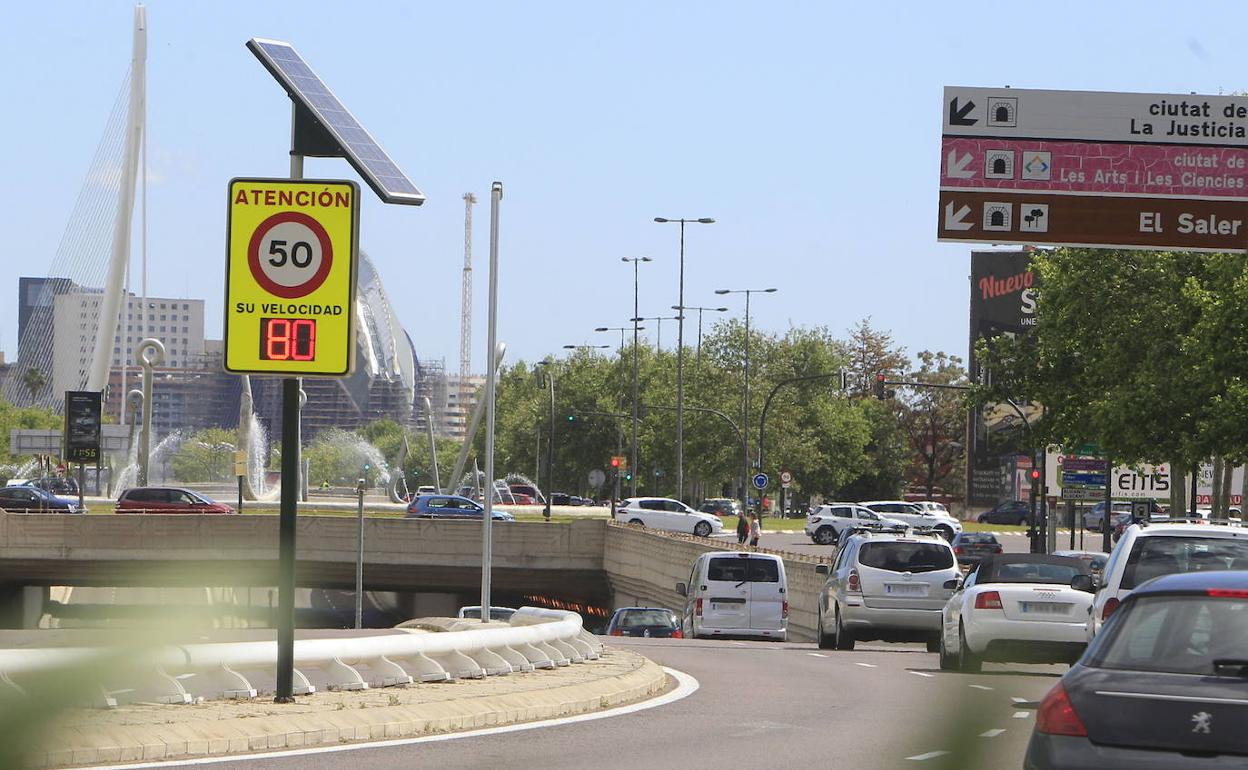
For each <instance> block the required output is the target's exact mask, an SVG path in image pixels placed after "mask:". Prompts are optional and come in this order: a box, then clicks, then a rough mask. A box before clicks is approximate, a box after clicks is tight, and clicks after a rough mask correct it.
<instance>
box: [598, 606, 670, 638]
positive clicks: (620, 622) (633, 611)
mask: <svg viewBox="0 0 1248 770" xmlns="http://www.w3.org/2000/svg"><path fill="white" fill-rule="evenodd" d="M606 634H607V636H649V637H656V638H660V639H681V638H683V637H684V632H683V631H681V628H680V617H679V616H678V615H677V614H676V613H675V612H672V611H671V610H664V609H660V608H657V607H621V608H620V609H618V610H616V611H615V614H614V615H612V616H611V622H610V623H608V624H607V630H606Z"/></svg>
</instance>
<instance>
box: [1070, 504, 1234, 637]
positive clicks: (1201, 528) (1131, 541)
mask: <svg viewBox="0 0 1248 770" xmlns="http://www.w3.org/2000/svg"><path fill="white" fill-rule="evenodd" d="M1231 569H1233V570H1244V569H1248V529H1245V528H1243V527H1237V526H1227V525H1225V524H1147V525H1146V524H1132V525H1131V526H1129V527H1127V528H1126V530H1125V531H1124V532H1123V533H1122V538H1121V539H1120V540H1119V541H1118V544H1117V545H1116V546H1114V550H1113V552H1112V553H1110V555H1109V561H1108V562H1106V564H1105V569H1104V572H1103V573H1102V574H1101V585H1100V588H1099V589H1098V590H1097V592H1096V598H1095V599H1093V600H1092V611H1091V613H1090V614H1089V616H1088V617H1087V619H1086V635H1087V639H1088V641H1091V640H1092V637H1093V636H1094V635H1095V634H1097V633H1098V632H1099V631H1100V629H1101V624H1103V623H1104V622H1105V621H1106V620H1107V619H1108V618H1109V616H1110V615H1112V614H1113V613H1114V610H1116V609H1118V605H1119V604H1121V603H1122V600H1123V599H1125V598H1127V596H1128V595H1129V594H1130V593H1131V591H1132V590H1133V589H1134V588H1135V587H1136V586H1138V585H1140V584H1142V583H1144V581H1146V580H1151V579H1153V578H1155V577H1160V576H1162V575H1170V574H1173V573H1176V572H1207V571H1212V570H1231Z"/></svg>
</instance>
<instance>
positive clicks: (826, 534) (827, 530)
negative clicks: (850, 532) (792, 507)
mask: <svg viewBox="0 0 1248 770" xmlns="http://www.w3.org/2000/svg"><path fill="white" fill-rule="evenodd" d="M836 539H837V535H836V529H835V528H833V527H820V528H819V529H816V530H815V542H816V543H817V544H819V545H835V544H836Z"/></svg>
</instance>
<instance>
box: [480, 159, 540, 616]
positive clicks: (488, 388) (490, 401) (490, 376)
mask: <svg viewBox="0 0 1248 770" xmlns="http://www.w3.org/2000/svg"><path fill="white" fill-rule="evenodd" d="M502 199H503V183H502V182H495V183H494V184H493V185H492V186H491V187H490V311H489V312H490V320H489V333H488V337H489V341H488V343H487V346H488V347H487V350H489V354H488V355H489V357H490V368H489V371H488V372H487V373H486V375H485V401H486V403H485V485H486V490H485V513H484V515H483V516H482V517H481V622H482V623H488V622H490V569H491V562H492V561H493V556H494V542H493V539H492V537H493V531H492V525H493V523H494V406H495V403H494V388H495V386H496V385H497V384H498V366H497V365H496V364H495V361H494V356H495V355H496V354H495V350H497V342H498V204H499V201H501V200H502ZM547 494H548V495H549V494H550V493H549V491H548V492H547Z"/></svg>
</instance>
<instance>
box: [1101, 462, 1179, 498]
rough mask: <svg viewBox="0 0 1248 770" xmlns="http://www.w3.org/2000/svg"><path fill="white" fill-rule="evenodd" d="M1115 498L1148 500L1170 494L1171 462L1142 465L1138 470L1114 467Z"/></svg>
mask: <svg viewBox="0 0 1248 770" xmlns="http://www.w3.org/2000/svg"><path fill="white" fill-rule="evenodd" d="M1113 496H1114V499H1115V500H1146V499H1149V498H1154V499H1156V498H1163V497H1169V496H1170V464H1169V463H1163V464H1162V465H1142V466H1140V468H1139V469H1138V470H1135V469H1132V468H1123V467H1121V466H1120V467H1117V468H1114V491H1113Z"/></svg>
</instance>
